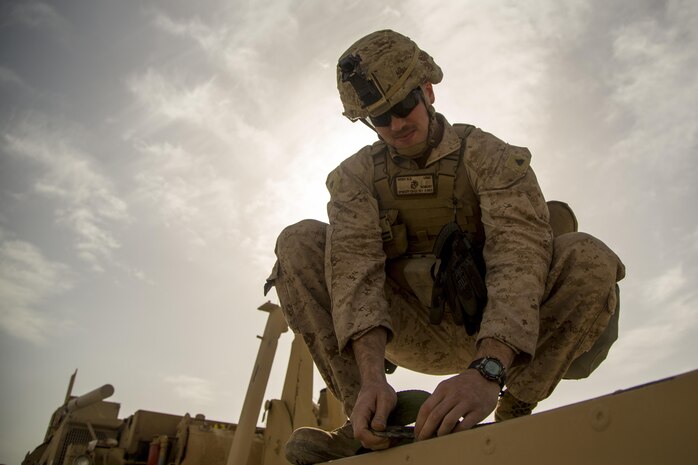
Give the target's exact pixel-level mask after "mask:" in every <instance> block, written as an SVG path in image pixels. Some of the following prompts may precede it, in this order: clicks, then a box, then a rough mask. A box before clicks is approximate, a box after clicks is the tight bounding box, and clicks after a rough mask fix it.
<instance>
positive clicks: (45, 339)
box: [0, 0, 698, 464]
mask: <svg viewBox="0 0 698 465" xmlns="http://www.w3.org/2000/svg"><path fill="white" fill-rule="evenodd" d="M436 5H437V4H436V3H434V2H430V1H427V0H400V1H397V0H387V1H383V2H370V1H365V0H353V1H349V0H346V1H333V2H326V1H322V0H307V1H300V0H298V1H291V0H262V1H252V0H247V1H229V2H223V1H219V0H201V1H198V2H189V1H186V0H174V1H171V0H170V1H165V0H159V1H151V2H146V1H134V0H125V1H111V2H107V1H105V0H103V1H93V0H72V1H67V0H55V1H51V2H46V3H43V2H40V1H35V0H26V1H12V0H9V1H8V0H2V1H0V183H1V184H0V369H1V370H2V372H1V374H0V463H7V464H18V463H19V462H20V461H21V459H22V458H23V456H24V454H25V453H26V452H27V451H28V450H30V449H32V448H33V447H34V446H36V445H37V444H38V443H39V442H40V441H41V440H42V439H43V433H44V432H45V428H46V425H47V423H48V420H49V416H50V414H51V412H52V411H53V410H54V409H55V408H56V407H57V406H58V405H59V404H60V403H61V402H62V400H63V396H64V395H65V389H66V386H67V382H68V379H69V376H70V374H71V373H72V371H73V370H75V369H76V368H77V369H79V373H78V378H77V383H76V385H75V389H74V393H76V394H81V393H84V392H87V391H89V390H91V389H93V388H95V387H98V386H100V385H102V384H104V383H112V384H113V385H114V386H115V388H116V393H115V395H114V396H113V398H112V400H115V401H117V402H120V403H121V416H122V417H125V416H127V415H130V414H131V413H133V411H134V410H136V409H139V408H142V409H148V410H156V411H165V412H169V413H174V414H180V415H181V414H184V413H185V412H190V413H192V414H194V413H199V412H202V413H205V414H206V415H207V416H208V417H209V418H215V419H219V420H223V421H236V420H237V418H238V416H239V412H240V408H241V405H242V400H243V396H244V393H245V390H246V387H247V382H248V379H249V375H250V372H251V368H252V364H253V362H254V357H255V355H256V351H257V349H258V340H257V339H256V337H255V336H256V335H257V334H261V332H262V330H263V327H264V324H265V315H264V314H263V313H262V312H258V311H257V310H255V309H256V307H257V306H259V305H260V304H262V303H263V302H265V300H266V298H265V297H263V295H262V285H263V282H264V279H265V277H266V275H267V274H268V272H269V269H270V268H271V266H272V264H273V261H274V256H273V247H274V241H275V238H276V235H277V234H278V233H279V232H280V231H281V229H282V228H283V227H284V226H285V225H287V224H289V223H292V222H295V221H298V220H300V219H302V218H317V219H325V218H326V213H325V204H326V202H327V199H328V195H327V193H326V190H325V188H324V180H325V177H326V174H327V172H328V171H329V170H331V169H332V168H333V167H334V166H336V165H337V164H338V163H339V162H340V161H341V160H342V159H344V158H345V157H347V156H348V155H350V154H352V153H353V152H355V151H356V150H357V149H358V148H360V147H361V146H362V145H364V144H366V143H370V142H371V141H372V140H373V137H372V134H371V133H370V131H368V130H367V129H366V128H364V127H363V126H362V125H360V124H354V125H352V124H350V123H349V122H348V121H347V120H345V119H344V118H343V117H342V116H341V114H340V113H341V107H340V103H339V100H338V98H337V94H336V88H335V83H334V66H335V63H336V59H337V57H338V56H339V54H340V53H341V52H342V51H343V50H344V49H345V48H346V47H348V45H350V44H351V43H352V42H353V41H355V40H356V39H357V38H359V37H361V36H363V35H365V34H367V33H369V32H372V31H374V30H377V29H383V28H392V29H395V30H398V31H401V32H403V33H404V34H406V35H409V36H410V37H412V38H413V39H415V40H416V41H417V42H418V43H419V44H420V46H421V47H422V48H424V49H425V50H427V51H428V52H430V53H431V54H432V56H434V58H435V59H436V61H437V63H439V64H440V66H441V67H442V68H443V70H444V72H445V79H444V81H443V82H442V83H441V84H439V85H438V86H437V87H436V88H435V91H436V95H437V100H436V107H437V109H438V110H439V111H441V112H442V113H444V114H445V115H446V116H447V117H448V119H449V120H450V121H451V122H469V123H472V124H475V125H477V126H479V127H481V128H483V129H485V130H487V131H489V132H492V133H494V134H496V135H497V136H499V137H500V138H502V139H504V140H506V141H507V142H510V143H512V144H515V145H523V146H527V147H529V148H530V149H531V151H532V153H533V155H534V158H533V167H534V169H535V170H536V173H537V175H538V178H539V180H540V182H541V185H542V187H543V190H544V193H545V194H546V197H547V198H548V199H559V200H564V201H567V202H568V203H570V204H571V205H572V206H573V208H574V209H575V211H576V213H577V216H578V218H579V222H580V228H581V229H582V230H584V231H587V232H590V233H592V234H594V235H596V236H598V237H599V238H601V239H602V240H604V241H605V242H606V243H607V244H608V245H609V246H611V247H612V248H613V249H614V250H615V251H616V252H617V253H618V254H619V255H620V257H621V258H622V259H623V261H624V262H625V264H626V266H627V269H628V275H627V278H626V279H625V280H624V281H623V282H622V298H621V301H622V309H621V339H620V340H619V342H618V343H617V344H616V346H615V348H614V349H613V351H612V353H611V355H610V356H609V358H608V360H607V361H606V363H605V364H604V365H603V366H602V367H601V368H600V369H599V370H598V371H597V372H596V373H595V374H594V375H593V376H592V377H591V378H590V379H589V380H585V381H581V382H567V383H563V384H562V385H561V386H560V387H559V389H558V390H557V391H556V392H555V393H554V394H553V396H552V397H551V398H550V399H548V400H546V401H545V402H544V403H543V404H542V405H541V410H544V409H550V408H554V407H557V406H560V405H563V404H566V403H570V402H576V401H579V400H583V399H587V398H590V397H594V396H597V395H601V394H605V393H609V392H612V391H614V390H617V389H620V388H625V387H630V386H633V385H636V384H638V383H642V382H646V381H650V380H653V379H657V378H661V377H666V376H670V375H673V374H677V373H681V372H685V371H688V370H692V369H696V368H698V362H697V361H696V354H697V353H698V350H697V348H698V342H696V341H697V340H698V318H697V315H696V310H697V309H698V295H697V293H696V287H695V283H696V280H697V278H698V215H697V214H696V207H695V201H696V199H697V198H698V195H697V194H698V188H697V187H696V181H697V180H698V157H697V155H698V153H697V152H698V150H697V149H698V137H697V124H698V114H697V112H698V79H696V76H698V52H697V51H698V37H697V34H698V33H697V32H696V31H698V3H696V2H694V1H691V0H685V1H680V0H677V1H660V0H638V1H634V0H633V1H631V0H627V1H620V0H618V1H601V0H599V1H566V2H557V1H554V0H549V1H543V0H539V1H526V2H518V1H514V0H511V1H488V2H485V1H455V0H454V1H451V2H440V3H439V4H438V6H436ZM271 298H272V299H273V300H275V299H276V297H275V296H274V295H272V296H271ZM289 343H290V337H289V336H288V335H286V336H284V337H283V338H282V341H281V344H280V355H279V358H277V360H278V361H279V362H278V363H277V365H276V369H275V370H274V374H273V376H272V382H271V384H270V387H269V389H268V391H267V398H270V397H275V396H278V395H280V390H281V383H282V379H283V365H284V363H285V360H284V359H285V358H286V357H287V353H288V346H289ZM392 380H393V383H394V384H395V386H396V387H397V388H410V387H421V388H425V389H433V388H434V386H435V385H436V384H437V383H438V381H440V379H439V378H434V377H427V376H420V375H415V374H412V373H410V372H408V371H406V370H398V372H397V373H396V374H395V375H393V377H392ZM317 389H319V387H317Z"/></svg>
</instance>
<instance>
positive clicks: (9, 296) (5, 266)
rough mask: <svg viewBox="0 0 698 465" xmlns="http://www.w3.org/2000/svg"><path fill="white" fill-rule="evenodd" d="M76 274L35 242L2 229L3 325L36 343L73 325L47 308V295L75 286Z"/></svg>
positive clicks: (0, 318) (0, 306)
mask: <svg viewBox="0 0 698 465" xmlns="http://www.w3.org/2000/svg"><path fill="white" fill-rule="evenodd" d="M73 282H74V274H73V273H72V271H71V270H70V269H69V268H68V267H67V266H66V265H64V264H62V263H57V262H52V261H50V260H48V259H47V258H46V257H44V256H43V254H42V253H41V251H40V250H39V249H38V248H36V247H35V246H34V245H32V244H30V243H28V242H26V241H21V240H16V239H10V238H8V237H7V235H6V234H4V233H3V231H2V230H1V229H0V328H2V329H3V330H4V331H5V332H7V333H9V334H11V335H13V336H16V337H18V338H20V339H24V340H27V341H30V342H33V343H36V344H42V343H44V342H46V341H47V339H48V337H49V336H50V335H51V334H56V333H59V332H61V331H63V330H65V329H66V328H68V327H70V326H71V325H72V323H71V322H69V321H59V320H58V319H57V318H56V316H55V315H51V314H49V313H48V312H47V310H46V307H47V303H46V301H47V299H49V298H50V297H55V296H57V295H61V294H63V293H65V292H66V291H68V290H70V289H71V288H72V286H73Z"/></svg>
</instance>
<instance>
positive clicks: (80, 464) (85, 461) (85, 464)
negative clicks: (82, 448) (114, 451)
mask: <svg viewBox="0 0 698 465" xmlns="http://www.w3.org/2000/svg"><path fill="white" fill-rule="evenodd" d="M73 465H92V459H91V458H90V456H89V455H78V456H77V457H75V458H74V459H73Z"/></svg>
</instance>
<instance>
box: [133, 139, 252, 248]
mask: <svg viewBox="0 0 698 465" xmlns="http://www.w3.org/2000/svg"><path fill="white" fill-rule="evenodd" d="M139 149H140V151H141V154H142V155H143V157H142V159H141V160H140V161H139V162H138V163H137V164H136V166H135V167H134V171H135V172H137V173H139V174H137V175H136V177H135V183H136V189H135V191H134V194H133V195H134V199H135V200H136V201H138V202H141V203H143V204H145V205H146V206H147V207H148V209H149V210H151V211H156V212H157V215H159V216H160V217H161V218H162V220H163V221H164V222H165V224H166V225H167V226H169V227H171V229H172V230H173V231H175V232H177V233H179V234H183V235H184V236H185V238H186V240H187V242H188V244H189V246H190V247H191V248H192V249H193V250H196V249H199V248H201V247H206V246H209V245H210V246H214V245H216V243H217V241H220V240H222V241H224V242H234V241H235V240H236V236H238V235H239V234H240V231H239V230H240V228H241V227H242V225H241V222H240V206H239V194H238V192H237V189H238V187H237V185H236V182H235V181H233V180H231V179H230V178H227V177H226V176H225V175H224V174H222V173H219V172H218V171H217V169H216V167H215V165H214V163H213V160H211V159H207V158H206V156H205V155H198V154H197V155H195V154H192V153H189V152H188V151H186V150H185V149H184V148H182V147H180V146H172V145H170V144H167V143H164V144H151V145H145V144H141V145H140V146H139ZM212 242H213V244H212ZM187 252H188V253H192V250H189V251H187Z"/></svg>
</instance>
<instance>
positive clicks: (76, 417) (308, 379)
mask: <svg viewBox="0 0 698 465" xmlns="http://www.w3.org/2000/svg"><path fill="white" fill-rule="evenodd" d="M259 309H260V310H263V311H266V312H268V313H269V317H268V320H267V325H266V328H265V330H264V334H263V336H262V337H261V343H260V349H259V352H258V355H257V360H256V362H255V366H254V369H253V373H252V377H251V379H250V383H249V386H248V390H247V396H246V398H245V403H244V405H243V408H242V412H241V414H240V419H239V421H238V423H237V424H235V423H226V422H222V421H216V420H210V419H207V418H205V417H204V416H203V415H196V416H194V417H192V416H190V415H189V414H185V415H183V416H179V415H171V414H167V413H158V412H151V411H147V410H138V411H136V412H135V413H134V414H133V415H131V416H129V417H127V418H125V419H119V417H118V414H119V404H118V403H115V402H110V401H107V400H106V399H107V398H108V397H109V396H111V395H112V394H113V393H114V388H113V387H112V386H111V385H109V384H105V385H104V386H102V387H99V388H97V389H94V390H93V391H90V392H88V393H86V394H83V395H81V396H77V397H76V396H73V395H72V388H73V385H74V382H75V376H76V373H73V376H72V377H71V378H70V382H69V384H68V390H67V393H66V397H65V402H64V403H63V405H61V406H60V407H58V409H56V411H55V412H54V413H53V415H52V416H51V419H50V420H49V424H48V428H47V431H46V435H45V437H44V440H43V442H42V443H41V444H40V445H39V446H38V447H36V449H34V451H32V452H30V453H27V456H26V457H25V459H24V461H23V462H22V465H131V464H132V465H282V464H283V465H287V464H288V462H287V461H286V459H285V457H284V444H285V442H286V440H287V438H288V437H289V435H290V434H291V432H292V431H293V430H294V429H295V428H298V427H301V426H318V427H321V428H323V429H326V430H330V429H333V428H335V427H338V426H340V425H341V424H343V423H344V421H345V418H344V416H343V414H342V409H341V405H340V403H339V402H338V401H337V400H336V399H335V398H334V397H333V396H332V395H331V394H330V393H329V392H328V391H327V390H326V389H325V390H322V391H321V392H320V397H319V401H318V403H317V404H316V403H314V402H313V400H312V360H311V358H310V355H309V353H308V350H307V348H306V346H305V344H304V343H303V341H302V339H300V338H298V337H296V338H295V339H294V341H293V343H292V346H291V355H290V360H289V364H288V369H287V372H286V378H285V382H284V387H283V391H282V394H281V397H280V398H279V399H274V400H270V401H267V402H266V403H265V404H264V409H265V411H266V412H265V416H266V424H265V427H263V428H260V427H257V418H258V417H259V413H260V411H261V408H262V402H263V396H264V392H265V388H266V385H267V382H268V379H269V373H270V370H271V365H272V361H273V359H274V355H275V352H276V347H277V341H278V339H279V337H280V335H281V334H282V333H283V332H285V331H287V329H288V328H287V325H286V322H285V320H284V317H283V314H282V312H281V309H280V308H279V307H278V306H277V305H275V304H272V303H270V302H267V303H266V304H264V305H262V306H261V307H260V308H259ZM696 392H698V370H695V371H692V372H689V373H686V374H683V375H679V376H675V377H673V378H669V379H665V380H661V381H657V382H655V383H651V384H648V385H644V386H639V387H635V388H632V389H628V390H624V391H618V392H616V393H613V394H610V395H607V396H604V397H600V398H597V399H592V400H589V401H585V402H581V403H578V404H574V405H570V406H567V407H562V408H559V409H555V410H551V411H546V412H542V413H538V414H534V415H532V416H529V417H522V418H517V419H514V420H509V421H506V422H502V423H496V424H488V425H484V426H481V427H477V428H474V429H472V430H470V431H463V432H460V433H455V434H451V435H448V436H443V437H439V438H434V439H431V440H428V441H420V442H417V443H413V444H408V445H404V446H400V447H395V448H392V449H388V450H386V451H380V452H372V453H367V454H362V455H357V456H355V457H349V458H346V459H342V460H341V463H342V464H343V465H379V464H380V465H386V464H405V465H416V464H442V463H444V464H445V463H458V464H460V463H463V464H472V465H479V464H497V465H507V464H528V463H531V464H533V463H535V464H536V465H545V464H556V465H557V464H560V463H565V464H596V465H598V464H614V465H615V464H633V465H635V464H648V465H649V464H652V465H657V464H670V463H698V441H696V437H698V396H696V394H695V393H696Z"/></svg>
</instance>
